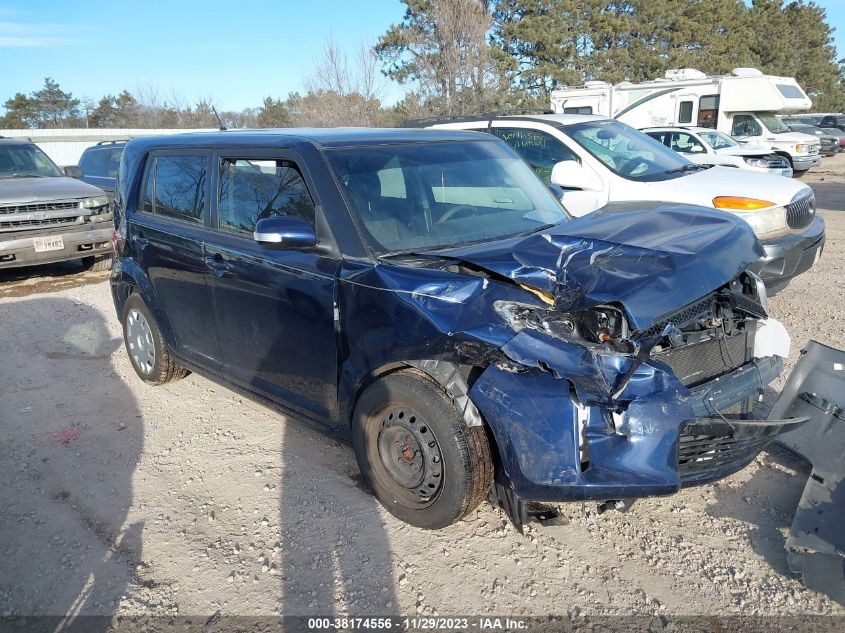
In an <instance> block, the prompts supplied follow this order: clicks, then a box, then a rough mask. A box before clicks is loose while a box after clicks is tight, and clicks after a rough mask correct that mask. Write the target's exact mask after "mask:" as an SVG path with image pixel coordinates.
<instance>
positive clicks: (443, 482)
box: [352, 371, 493, 529]
mask: <svg viewBox="0 0 845 633" xmlns="http://www.w3.org/2000/svg"><path fill="white" fill-rule="evenodd" d="M352 443H353V446H354V448H355V456H356V458H357V460H358V466H359V467H360V468H361V473H362V475H363V476H364V479H365V480H366V481H367V483H368V484H369V486H370V488H371V489H372V490H373V492H374V493H375V496H376V497H377V498H378V500H379V501H380V502H381V503H382V505H384V507H385V508H387V510H388V511H389V512H390V513H391V514H393V515H394V516H396V517H397V518H399V519H401V520H402V521H405V522H406V523H410V524H411V525H415V526H417V527H421V528H426V529H438V528H442V527H446V526H447V525H450V524H452V523H454V522H455V521H457V520H459V519H460V518H462V517H463V516H465V515H466V514H467V513H468V512H470V511H471V510H473V509H475V508H476V507H477V506H478V504H479V503H481V501H482V500H483V499H484V498H485V497H486V496H487V493H488V491H489V489H490V484H491V482H492V480H493V466H492V460H491V457H490V445H489V443H488V439H487V435H486V432H485V430H484V428H483V427H480V426H474V427H468V426H466V424H465V423H464V421H463V419H462V417H461V415H460V413H459V412H458V410H457V409H456V408H455V405H454V404H453V403H452V400H451V399H450V398H449V397H448V396H447V395H446V393H444V391H443V389H441V388H440V386H439V385H437V384H436V383H435V382H434V381H433V380H431V379H430V378H428V377H427V376H424V375H422V374H420V373H418V372H415V371H400V372H396V373H393V374H390V375H388V376H385V377H383V378H380V379H379V380H377V381H375V382H374V383H373V384H371V385H370V386H369V387H367V389H366V390H365V391H364V392H363V393H362V394H361V397H360V398H359V399H358V403H357V405H356V407H355V413H354V415H353V428H352Z"/></svg>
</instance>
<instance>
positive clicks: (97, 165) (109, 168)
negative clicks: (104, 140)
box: [79, 147, 123, 178]
mask: <svg viewBox="0 0 845 633" xmlns="http://www.w3.org/2000/svg"><path fill="white" fill-rule="evenodd" d="M121 152H123V148H120V147H113V148H109V149H92V150H89V151H87V152H85V154H84V155H83V156H82V160H81V161H80V162H79V168H80V169H81V170H82V173H83V174H85V175H86V176H98V177H100V178H117V168H118V167H119V166H120V154H121Z"/></svg>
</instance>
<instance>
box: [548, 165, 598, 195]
mask: <svg viewBox="0 0 845 633" xmlns="http://www.w3.org/2000/svg"><path fill="white" fill-rule="evenodd" d="M550 180H551V181H552V184H554V185H558V186H560V187H563V188H564V189H586V190H597V189H601V183H600V182H597V180H598V178H596V176H595V175H594V174H593V173H592V171H590V170H589V169H588V168H586V167H584V166H583V165H582V164H581V163H579V162H578V161H577V160H562V161H560V162H559V163H555V166H554V167H552V175H551V178H550Z"/></svg>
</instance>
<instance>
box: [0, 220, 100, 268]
mask: <svg viewBox="0 0 845 633" xmlns="http://www.w3.org/2000/svg"><path fill="white" fill-rule="evenodd" d="M30 233H31V234H30ZM111 234H112V224H111V222H103V223H99V224H88V225H84V226H79V227H72V226H71V227H62V228H60V229H51V230H47V231H45V230H33V231H30V232H19V233H11V234H10V233H6V234H4V233H0V269H3V268H17V267H20V266H35V265H38V264H51V263H55V262H63V261H68V260H72V259H81V258H83V257H90V256H92V255H102V254H105V253H110V252H111V249H112V245H111ZM55 236H60V237H61V238H62V242H63V243H64V248H62V249H61V250H55V251H46V252H43V253H37V252H35V238H37V237H55Z"/></svg>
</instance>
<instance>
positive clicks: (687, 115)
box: [678, 101, 692, 123]
mask: <svg viewBox="0 0 845 633" xmlns="http://www.w3.org/2000/svg"><path fill="white" fill-rule="evenodd" d="M678 123H692V101H681V105H680V106H679V107H678Z"/></svg>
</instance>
